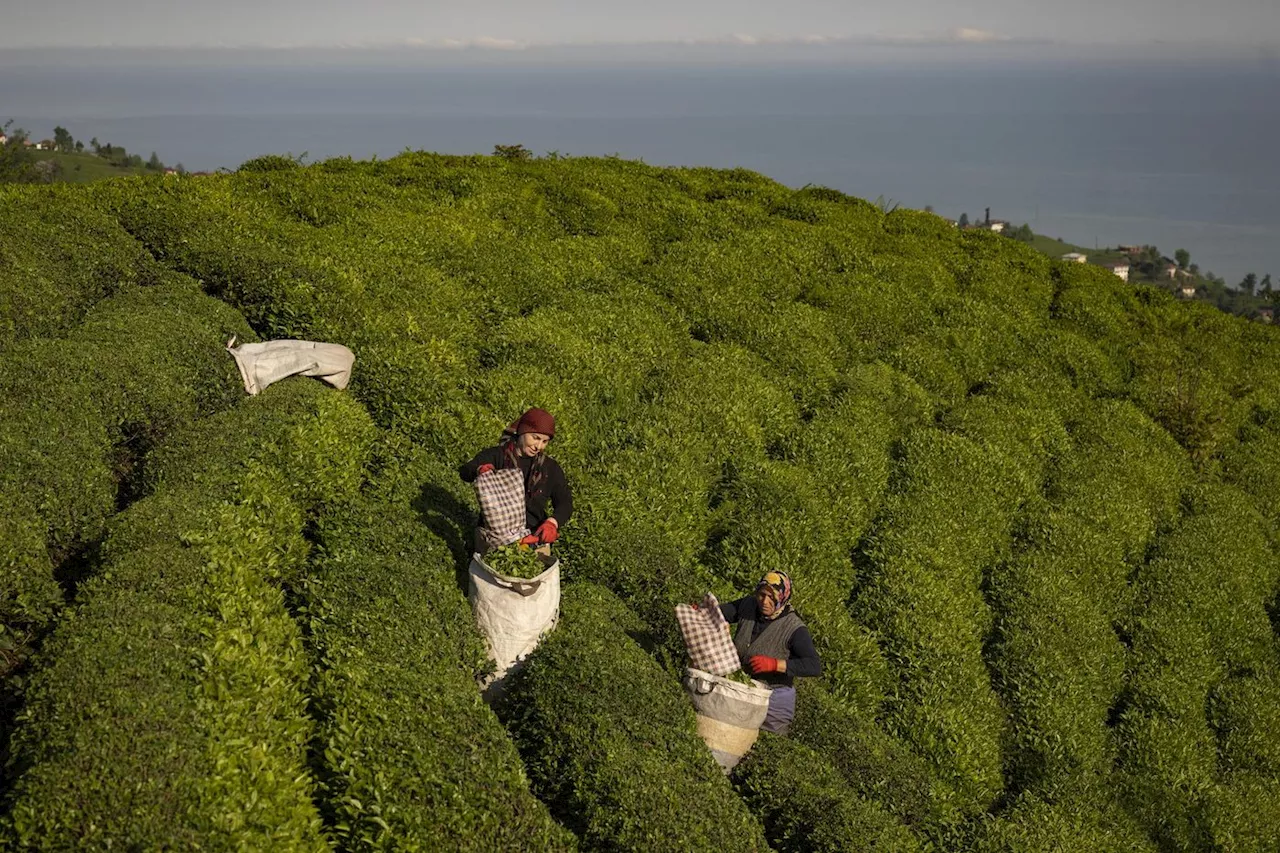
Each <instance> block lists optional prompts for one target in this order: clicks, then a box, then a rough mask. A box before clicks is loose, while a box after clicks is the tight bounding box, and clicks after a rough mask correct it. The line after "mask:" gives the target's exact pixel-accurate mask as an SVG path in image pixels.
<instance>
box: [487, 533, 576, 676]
mask: <svg viewBox="0 0 1280 853" xmlns="http://www.w3.org/2000/svg"><path fill="white" fill-rule="evenodd" d="M468 574H469V575H470V581H469V582H468V586H469V591H468V596H467V597H468V598H470V599H471V609H472V611H473V612H474V613H475V616H476V623H477V624H478V625H479V626H480V632H481V633H482V634H484V638H485V644H486V645H487V646H488V647H489V656H490V657H492V658H493V661H494V663H495V664H497V668H496V669H495V670H494V672H493V675H492V676H490V677H489V678H488V679H487V680H486V681H485V683H484V684H482V685H481V686H482V687H483V688H484V690H485V693H486V697H487V698H493V697H494V696H496V695H497V694H499V693H500V692H501V691H502V689H503V687H502V685H503V679H504V678H505V677H506V676H507V674H508V673H509V672H511V671H512V670H513V669H515V668H517V667H518V666H519V664H521V663H523V661H524V659H525V658H526V657H528V656H529V654H530V653H531V652H532V651H533V650H534V649H535V648H537V646H538V642H539V641H540V640H541V639H542V638H543V636H545V635H546V634H548V633H550V632H551V629H553V628H554V627H555V626H556V620H558V619H559V618H560V561H559V560H557V561H556V562H554V563H552V564H551V566H550V568H548V569H547V570H546V571H544V572H543V573H542V574H540V575H538V576H537V577H535V578H513V577H508V576H507V575H500V574H498V573H497V572H495V571H493V570H492V569H490V568H489V566H488V565H487V564H486V563H485V562H484V558H483V557H481V556H480V555H479V554H472V555H471V569H470V572H469V573H468Z"/></svg>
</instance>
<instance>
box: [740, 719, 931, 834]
mask: <svg viewBox="0 0 1280 853" xmlns="http://www.w3.org/2000/svg"><path fill="white" fill-rule="evenodd" d="M733 778H734V784H735V785H736V786H737V787H738V790H739V792H740V793H741V794H742V797H743V800H744V802H745V803H746V805H747V808H748V809H750V810H751V811H752V812H753V813H755V814H757V815H759V816H760V818H761V819H762V820H763V821H764V827H765V835H766V836H767V837H768V839H769V844H770V845H771V846H772V848H773V849H774V850H779V851H787V852H788V853H790V851H795V853H801V851H811V850H812V851H831V853H835V851H873V850H874V851H904V853H905V851H916V850H921V849H922V847H921V845H920V843H919V842H918V841H916V838H915V836H913V835H912V834H911V831H910V830H908V829H907V828H906V827H905V826H903V825H902V824H901V823H899V822H898V821H897V820H896V819H895V818H894V817H893V815H891V814H889V813H888V812H887V811H885V810H884V809H883V808H882V807H880V806H879V805H877V804H876V803H874V802H871V801H868V800H865V799H863V798H862V797H860V796H858V794H856V793H854V792H853V791H852V790H850V788H849V786H848V784H847V783H846V781H845V778H844V777H843V776H842V775H840V773H839V772H838V771H837V770H836V769H835V768H834V767H832V766H831V765H830V764H829V763H828V762H826V761H825V760H824V759H823V756H822V754H821V753H820V752H817V751H816V750H813V749H810V748H809V747H807V746H805V745H804V744H801V743H798V742H796V741H794V740H789V739H787V738H781V737H778V736H777V735H771V734H767V733H766V734H762V735H761V736H760V740H759V741H758V742H757V743H756V745H755V746H754V747H752V749H751V752H750V753H749V754H748V755H747V757H746V758H745V759H744V760H743V761H742V763H741V764H739V765H738V766H737V767H736V768H734V773H733Z"/></svg>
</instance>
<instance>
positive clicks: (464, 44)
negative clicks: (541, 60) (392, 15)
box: [410, 36, 530, 50]
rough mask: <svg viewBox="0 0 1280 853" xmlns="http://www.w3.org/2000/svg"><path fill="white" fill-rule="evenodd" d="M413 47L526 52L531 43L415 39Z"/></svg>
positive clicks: (486, 38) (491, 38) (489, 38)
mask: <svg viewBox="0 0 1280 853" xmlns="http://www.w3.org/2000/svg"><path fill="white" fill-rule="evenodd" d="M412 41H413V42H416V43H415V44H411V45H410V46H411V47H442V48H445V49H447V50H468V49H474V50H525V49H526V48H528V47H529V46H530V45H529V42H527V41H518V40H516V39H504V38H495V37H494V36H478V37H476V38H473V39H442V40H440V41H438V42H428V41H422V40H420V39H413V40H412Z"/></svg>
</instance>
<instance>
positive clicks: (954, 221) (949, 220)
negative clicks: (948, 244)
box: [942, 216, 960, 228]
mask: <svg viewBox="0 0 1280 853" xmlns="http://www.w3.org/2000/svg"><path fill="white" fill-rule="evenodd" d="M942 218H943V219H944V220H945V221H946V223H947V224H948V225H950V226H951V227H952V228H957V227H959V225H960V220H959V219H952V218H951V217H949V216H944V217H942Z"/></svg>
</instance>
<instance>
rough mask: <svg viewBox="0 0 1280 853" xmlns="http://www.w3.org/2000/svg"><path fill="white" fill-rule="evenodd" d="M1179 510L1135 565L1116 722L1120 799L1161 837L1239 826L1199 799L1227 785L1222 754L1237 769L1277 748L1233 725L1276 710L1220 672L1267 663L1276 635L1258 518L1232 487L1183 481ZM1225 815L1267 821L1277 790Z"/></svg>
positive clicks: (1196, 840) (1182, 837) (1221, 835)
mask: <svg viewBox="0 0 1280 853" xmlns="http://www.w3.org/2000/svg"><path fill="white" fill-rule="evenodd" d="M1187 510H1188V515H1187V517H1186V518H1185V520H1184V521H1183V523H1182V524H1181V525H1180V526H1179V527H1178V528H1177V530H1175V531H1174V532H1172V533H1171V534H1169V535H1168V536H1167V537H1165V538H1164V539H1162V540H1161V541H1160V543H1159V544H1158V547H1157V549H1156V552H1155V554H1154V556H1153V558H1152V560H1151V561H1150V562H1148V563H1147V564H1146V565H1144V566H1143V567H1142V568H1141V570H1140V572H1139V574H1138V578H1137V584H1138V586H1139V589H1140V590H1141V596H1140V598H1139V601H1138V602H1137V603H1136V606H1135V610H1134V613H1133V615H1132V617H1131V621H1130V633H1131V636H1132V642H1133V653H1132V657H1131V665H1130V672H1129V676H1128V684H1129V691H1130V699H1129V703H1128V707H1127V708H1126V709H1125V710H1124V711H1123V712H1122V714H1121V718H1120V724H1119V726H1118V728H1117V736H1118V741H1119V745H1120V773H1121V778H1122V779H1123V780H1124V781H1125V789H1126V791H1127V793H1128V801H1129V808H1130V809H1131V810H1132V811H1133V812H1134V814H1135V815H1136V816H1138V817H1139V819H1140V820H1142V821H1143V823H1144V824H1145V825H1146V826H1147V827H1148V828H1149V831H1150V832H1151V833H1152V834H1153V835H1154V836H1155V837H1157V838H1158V839H1160V840H1161V841H1162V842H1163V843H1166V844H1174V845H1197V844H1205V843H1218V844H1220V843H1222V841H1223V840H1224V839H1226V838H1229V837H1233V836H1235V835H1239V834H1240V833H1241V832H1247V831H1248V828H1247V827H1246V826H1241V827H1239V828H1237V827H1234V826H1233V825H1232V824H1231V821H1230V820H1229V819H1228V815H1229V814H1231V812H1230V811H1229V810H1228V811H1223V810H1221V809H1219V810H1218V811H1216V812H1214V817H1213V818H1212V819H1210V818H1208V817H1207V812H1206V810H1207V809H1209V805H1208V804H1209V803H1213V802H1215V801H1216V800H1218V799H1220V797H1219V795H1217V794H1215V789H1216V788H1217V787H1218V785H1219V784H1220V783H1222V784H1225V785H1227V786H1228V789H1229V788H1230V787H1231V785H1232V782H1233V778H1232V777H1233V775H1234V774H1233V773H1232V772H1231V770H1232V769H1234V768H1233V767H1232V764H1233V763H1234V762H1233V761H1232V759H1236V760H1239V759H1241V758H1245V762H1246V763H1245V764H1244V767H1243V768H1242V769H1246V770H1247V769H1248V760H1249V758H1255V759H1256V757H1258V753H1260V752H1261V753H1262V754H1266V753H1267V752H1272V753H1274V751H1275V749H1276V748H1277V747H1276V746H1275V745H1274V744H1272V743H1270V742H1271V741H1273V740H1275V739H1276V737H1277V735H1276V734H1275V733H1269V734H1268V735H1264V736H1262V737H1258V735H1257V733H1256V729H1253V726H1252V723H1246V724H1245V725H1244V727H1243V728H1242V729H1240V730H1237V728H1236V725H1237V724H1238V721H1239V720H1240V718H1241V717H1246V716H1247V717H1253V715H1254V714H1257V713H1259V712H1260V711H1261V712H1262V713H1263V714H1264V715H1270V716H1274V714H1275V712H1274V710H1270V711H1269V713H1268V711H1267V710H1264V709H1265V705H1264V706H1263V708H1259V707H1258V703H1256V702H1255V703H1250V699H1252V698H1255V697H1253V696H1250V693H1255V695H1256V691H1251V690H1249V689H1248V688H1249V687H1250V686H1252V687H1255V688H1256V687H1257V686H1258V685H1257V684H1256V683H1255V684H1254V685H1249V684H1248V682H1247V681H1245V682H1244V684H1243V685H1233V684H1231V683H1229V682H1228V679H1229V677H1230V676H1231V675H1232V674H1239V675H1246V674H1248V673H1249V672H1251V671H1254V672H1256V671H1262V672H1271V671H1274V668H1275V649H1276V645H1275V635H1274V633H1273V631H1272V626H1271V623H1270V620H1269V618H1268V615H1267V612H1266V610H1265V605H1266V604H1268V603H1270V601H1271V599H1272V596H1273V595H1274V590H1275V588H1276V582H1277V579H1278V577H1280V576H1278V575H1277V568H1278V566H1280V564H1278V563H1277V561H1276V559H1275V556H1274V553H1273V552H1272V551H1271V549H1270V547H1269V543H1268V541H1267V537H1266V526H1265V524H1264V522H1263V520H1262V519H1261V518H1260V517H1259V516H1257V515H1256V514H1254V512H1253V510H1252V507H1251V505H1250V502H1249V501H1248V499H1247V497H1246V496H1245V495H1244V494H1242V493H1241V492H1239V491H1237V490H1235V489H1232V488H1229V487H1224V486H1210V487H1200V488H1197V489H1195V490H1193V491H1191V492H1189V494H1188V498H1187ZM1265 683H1266V682H1265V681H1264V682H1263V684H1265ZM1240 686H1244V687H1245V689H1244V690H1240V689H1239V687H1240ZM1215 698H1216V699H1217V713H1216V715H1215V716H1216V719H1215V720H1211V719H1210V717H1209V715H1208V711H1209V710H1210V709H1211V708H1213V707H1214V699H1215ZM1251 705H1252V707H1251ZM1227 709H1232V710H1227ZM1213 723H1216V724H1217V726H1218V728H1217V730H1216V731H1215V728H1214V725H1213ZM1246 744H1247V746H1246ZM1223 747H1226V748H1227V751H1226V752H1225V755H1224V754H1220V750H1221V749H1222V748H1223ZM1241 753H1244V754H1243V755H1242V754H1241ZM1250 753H1253V755H1252V756H1250V755H1249V754H1250ZM1223 758H1226V759H1227V761H1226V762H1224V761H1223V760H1222V759H1223ZM1221 771H1227V772H1226V774H1225V775H1223V774H1222V773H1221ZM1223 796H1228V795H1223ZM1228 799H1229V796H1228ZM1236 814H1237V817H1238V818H1239V819H1242V820H1248V821H1249V822H1250V823H1252V822H1255V821H1261V822H1263V823H1266V824H1269V825H1273V826H1274V825H1276V823H1277V820H1278V818H1277V815H1280V799H1267V798H1263V800H1262V801H1255V802H1254V812H1253V813H1252V814H1246V813H1245V812H1243V811H1240V812H1237V813H1236Z"/></svg>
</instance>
